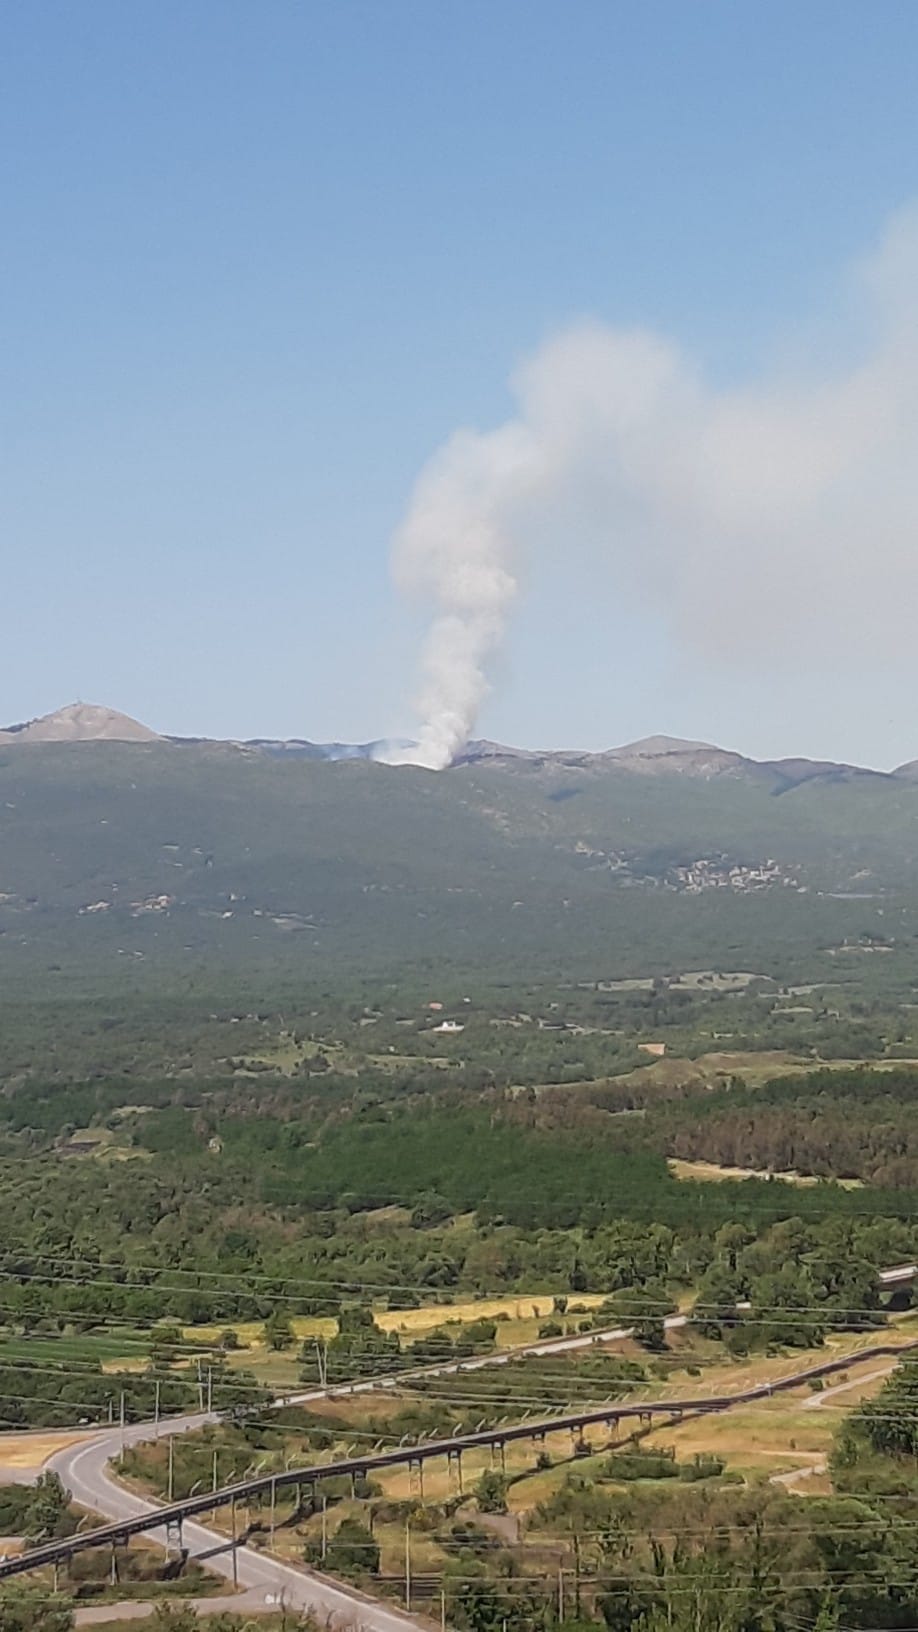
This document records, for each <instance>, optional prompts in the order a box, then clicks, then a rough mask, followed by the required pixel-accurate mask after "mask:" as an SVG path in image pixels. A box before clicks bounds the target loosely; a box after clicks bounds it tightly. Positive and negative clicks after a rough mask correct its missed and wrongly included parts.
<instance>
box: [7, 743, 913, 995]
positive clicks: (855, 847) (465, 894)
mask: <svg viewBox="0 0 918 1632" xmlns="http://www.w3.org/2000/svg"><path fill="white" fill-rule="evenodd" d="M776 792H780V793H781V796H780V797H775V794H776ZM916 833H918V786H916V785H915V784H910V783H907V782H901V781H896V780H895V779H892V778H888V777H885V778H884V777H872V776H863V777H860V776H858V777H854V778H852V779H845V778H841V779H834V780H833V779H826V778H824V777H817V778H811V779H809V780H807V781H804V782H801V783H799V784H798V785H796V786H787V785H784V791H781V788H779V787H778V786H777V784H776V783H775V780H774V778H773V777H765V776H761V775H757V776H754V777H747V776H745V775H744V776H733V775H729V774H728V775H716V776H692V775H688V776H678V777H664V776H649V775H644V774H635V773H634V772H633V771H632V770H630V769H628V768H624V767H623V766H622V765H621V764H619V763H617V762H616V761H615V759H614V757H611V758H610V757H602V756H594V757H592V758H591V760H590V761H589V762H588V763H578V764H572V763H570V762H567V761H566V760H561V761H558V760H555V759H551V760H548V759H544V760H539V759H538V758H537V757H536V759H535V760H531V759H528V758H523V759H518V760H511V761H503V760H501V759H493V760H486V761H482V762H479V763H467V764H466V765H464V766H463V767H462V768H461V769H458V770H456V771H455V772H453V773H449V774H445V775H444V774H439V775H438V774H433V773H430V772H425V771H421V770H415V769H411V768H405V767H401V768H392V767H388V766H384V765H376V764H371V763H368V762H367V761H365V760H355V761H344V762H328V761H310V760H308V759H305V760H304V759H299V758H285V757H277V756H271V755H268V754H265V753H264V752H262V751H260V750H257V749H253V748H245V747H235V746H231V745H220V744H207V743H204V744H197V745H192V744H174V743H169V742H162V741H152V742H138V743H123V742H117V741H105V742H95V743H93V742H82V741H81V742H71V743H57V742H45V743H42V742H33V743H32V745H31V746H30V748H29V750H28V752H23V751H22V749H21V748H20V747H19V746H18V745H16V744H15V743H10V742H9V741H6V742H0V975H3V976H7V977H8V976H9V975H10V973H11V972H15V971H16V970H22V969H25V968H32V969H34V968H36V967H37V968H39V969H47V968H48V966H49V965H55V966H59V967H60V968H61V969H62V970H66V969H69V968H71V967H87V966H88V965H89V963H95V962H100V963H101V964H102V965H103V966H104V967H105V968H107V969H109V970H110V969H113V968H116V967H118V966H119V965H120V966H122V967H123V966H124V964H125V963H126V962H127V961H130V960H140V961H139V962H138V963H137V969H138V970H139V969H140V967H141V964H142V963H144V962H146V963H148V964H151V965H152V964H155V965H156V966H157V967H160V968H162V967H165V966H168V967H169V968H171V969H174V970H176V971H179V972H180V971H181V969H182V968H183V967H185V966H187V965H188V963H189V960H193V959H195V958H198V957H204V958H206V959H207V960H208V962H209V963H210V964H212V965H213V967H214V968H217V967H224V966H226V965H227V964H228V963H230V964H232V965H233V966H234V967H236V968H237V969H238V968H247V967H255V966H258V967H260V968H265V967H269V966H270V967H275V966H277V967H279V966H280V965H283V966H284V967H286V968H287V969H290V970H295V971H298V972H299V975H300V978H302V979H304V980H314V979H327V978H329V974H330V971H331V970H332V969H334V970H337V971H338V975H339V976H340V973H341V971H343V970H347V971H350V972H351V973H352V974H355V975H357V974H360V975H366V974H367V972H369V971H371V970H378V971H384V970H387V969H389V970H391V969H393V968H395V967H405V966H407V965H410V966H412V967H416V968H417V969H418V970H425V971H428V976H427V977H426V978H429V971H431V970H437V969H440V970H442V969H444V968H447V967H455V968H465V969H469V970H471V969H474V970H483V969H484V968H490V969H493V970H498V969H499V970H502V971H503V973H504V975H505V976H507V977H508V978H512V977H513V975H514V974H515V973H516V972H518V971H521V970H527V971H529V972H530V973H533V974H539V973H542V972H545V971H549V970H551V971H552V972H553V973H554V974H555V975H561V976H567V977H568V978H576V977H579V976H581V975H582V976H584V977H586V976H593V977H595V976H596V974H597V973H601V974H603V975H607V974H610V973H614V972H617V973H620V974H627V973H633V972H634V971H635V970H640V971H646V970H647V969H651V970H652V969H654V968H672V967H684V968H698V967H727V968H759V969H761V968H764V967H768V968H772V969H775V970H780V971H782V972H786V971H787V969H788V967H789V966H790V965H792V964H794V962H795V960H797V961H798V962H799V960H800V959H802V958H804V957H809V956H810V954H815V953H819V954H820V955H822V953H823V952H825V951H826V950H827V949H830V948H832V947H833V946H836V945H838V944H841V943H842V942H844V941H845V940H850V939H852V938H853V939H854V940H855V941H857V942H858V943H859V944H860V943H861V942H862V941H863V938H864V937H865V936H866V937H867V941H868V944H872V943H873V942H874V941H878V942H879V941H883V942H886V941H890V942H894V943H895V944H896V945H902V946H905V945H909V946H910V945H911V944H912V929H911V925H912V922H913V921H915V920H914V919H913V913H914V912H915V904H916V900H918V839H916ZM136 978H140V977H139V974H138V976H137V977H136ZM336 978H337V977H336Z"/></svg>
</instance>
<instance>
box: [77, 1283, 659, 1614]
mask: <svg viewBox="0 0 918 1632" xmlns="http://www.w3.org/2000/svg"><path fill="white" fill-rule="evenodd" d="M665 1324H666V1326H667V1327H669V1328H673V1327H679V1326H684V1325H685V1324H686V1316H685V1315H671V1316H670V1317H669V1318H668V1319H667V1321H666V1322H665ZM630 1335H631V1328H630V1327H625V1326H619V1327H615V1328H613V1329H611V1330H609V1331H604V1332H590V1333H586V1334H580V1335H578V1336H577V1337H568V1338H552V1339H545V1340H543V1341H542V1342H540V1343H532V1344H526V1345H525V1346H523V1347H521V1348H518V1349H507V1350H504V1351H502V1352H499V1353H497V1354H489V1355H482V1356H479V1357H478V1358H477V1359H472V1360H451V1361H449V1362H447V1363H446V1364H444V1365H442V1366H425V1367H421V1368H418V1370H417V1371H416V1372H401V1373H399V1374H397V1375H396V1374H393V1375H392V1376H390V1377H373V1378H369V1379H366V1380H362V1381H360V1382H354V1383H345V1384H342V1385H340V1386H339V1387H337V1388H334V1387H333V1388H330V1389H323V1388H314V1389H310V1390H308V1391H305V1392H300V1393H296V1394H286V1395H283V1396H281V1397H280V1398H279V1399H277V1400H276V1401H275V1402H274V1404H275V1405H276V1406H281V1405H288V1404H289V1405H293V1404H296V1405H308V1404H309V1403H310V1402H313V1401H317V1400H321V1399H325V1398H327V1397H328V1396H332V1397H334V1396H335V1395H336V1394H337V1395H340V1394H358V1393H364V1392H369V1391H373V1390H378V1389H380V1388H396V1387H397V1386H398V1385H399V1384H400V1383H404V1382H406V1381H408V1380H410V1378H411V1377H412V1376H420V1375H423V1376H427V1377H430V1376H442V1375H449V1374H454V1373H456V1372H460V1371H478V1370H480V1369H481V1368H482V1367H485V1366H494V1365H506V1364H507V1363H508V1362H509V1361H511V1360H515V1359H518V1358H521V1357H522V1356H524V1355H546V1354H553V1353H557V1352H558V1351H559V1350H560V1351H564V1352H567V1351H569V1350H573V1349H586V1348H591V1347H593V1346H594V1345H596V1344H599V1343H612V1342H616V1341H621V1340H622V1339H624V1338H627V1337H629V1336H630ZM216 1420H217V1418H216V1416H215V1415H214V1414H210V1415H209V1414H208V1413H207V1412H193V1413H189V1414H188V1415H186V1416H182V1417H169V1418H168V1419H166V1420H165V1421H163V1422H161V1423H160V1424H159V1432H160V1433H161V1434H162V1435H170V1434H184V1433H189V1432H190V1431H191V1430H193V1429H195V1428H200V1427H202V1426H203V1425H204V1424H205V1423H207V1422H212V1421H216ZM155 1431H156V1429H155V1425H154V1424H152V1423H149V1422H144V1423H134V1424H132V1425H131V1426H129V1427H127V1428H125V1429H124V1431H123V1433H122V1430H121V1429H120V1428H114V1429H112V1428H105V1429H103V1430H102V1431H101V1432H98V1433H94V1434H92V1435H91V1437H88V1438H86V1439H84V1440H82V1441H81V1442H80V1443H78V1444H75V1445H70V1446H68V1447H67V1448H66V1449H65V1450H62V1451H58V1452H57V1454H56V1455H55V1456H53V1457H51V1458H50V1460H49V1461H48V1462H47V1463H46V1464H45V1465H46V1467H49V1468H53V1469H54V1471H55V1472H56V1473H58V1474H60V1477H61V1479H62V1480H63V1482H64V1485H65V1486H66V1488H67V1489H68V1490H70V1491H71V1492H72V1493H73V1499H74V1501H76V1502H78V1503H79V1504H80V1506H81V1507H87V1508H90V1509H91V1510H92V1511H93V1512H94V1513H98V1514H100V1515H101V1516H102V1517H103V1518H106V1519H113V1520H117V1519H124V1518H135V1517H138V1516H140V1515H141V1514H143V1513H147V1512H151V1511H155V1504H154V1503H152V1502H150V1501H149V1500H147V1499H144V1498H142V1497H140V1496H136V1495H135V1494H134V1493H133V1491H130V1490H127V1489H126V1488H125V1487H124V1486H123V1485H121V1484H119V1483H118V1482H117V1481H116V1480H115V1479H113V1478H112V1477H111V1475H110V1473H109V1471H108V1464H109V1462H111V1461H113V1460H114V1459H115V1458H116V1457H117V1456H118V1455H119V1454H120V1452H121V1450H122V1448H123V1446H126V1445H132V1444H135V1443H137V1442H138V1441H139V1440H144V1439H150V1438H151V1437H152V1435H153V1434H154V1432H155ZM149 1534H150V1535H151V1536H152V1537H154V1539H155V1540H157V1541H158V1542H159V1543H160V1544H161V1545H164V1544H165V1539H166V1538H165V1533H164V1531H163V1530H162V1528H161V1527H160V1528H157V1527H156V1526H155V1525H154V1526H152V1527H151V1529H150V1531H149ZM182 1539H183V1543H184V1545H185V1546H186V1547H187V1548H188V1549H189V1551H190V1552H191V1553H192V1554H194V1555H197V1554H200V1553H210V1552H213V1550H214V1549H217V1551H216V1552H214V1553H213V1556H212V1557H211V1558H209V1559H208V1566H209V1568H211V1569H213V1570H215V1571H216V1572H218V1573H219V1574H221V1575H224V1576H227V1577H228V1578H229V1579H232V1574H233V1562H232V1553H231V1551H230V1550H229V1549H228V1547H227V1541H226V1537H225V1536H221V1535H219V1534H218V1533H217V1532H216V1531H213V1530H208V1529H207V1528H205V1526H204V1525H201V1524H197V1523H192V1522H191V1521H189V1522H187V1523H186V1524H185V1525H184V1526H183V1534H182ZM236 1563H237V1573H238V1581H239V1584H240V1586H242V1587H245V1588H247V1589H251V1590H252V1591H254V1592H255V1593H256V1594H258V1595H260V1597H261V1599H262V1600H263V1601H267V1600H269V1599H271V1600H273V1601H275V1602H276V1601H277V1599H278V1595H279V1594H280V1593H283V1594H284V1601H285V1602H286V1603H287V1604H289V1605H290V1607H291V1608H295V1609H308V1610H311V1611H313V1613H315V1614H316V1615H318V1616H320V1617H322V1618H323V1619H330V1620H331V1621H334V1622H338V1623H342V1622H343V1623H347V1624H349V1625H353V1624H354V1623H355V1622H356V1623H357V1624H359V1625H361V1626H366V1627H368V1628H372V1629H373V1632H417V1627H418V1624H419V1623H418V1622H416V1621H414V1620H412V1619H411V1617H409V1616H407V1615H402V1614H400V1613H398V1612H397V1611H395V1610H391V1609H388V1608H386V1607H384V1606H383V1605H380V1604H376V1603H374V1602H373V1601H372V1600H369V1599H366V1598H364V1597H362V1596H361V1595H359V1594H356V1593H352V1592H350V1591H348V1590H346V1589H345V1588H343V1587H339V1586H337V1585H334V1584H333V1583H331V1582H329V1581H326V1580H323V1579H320V1578H319V1577H317V1576H315V1575H312V1574H308V1573H307V1572H306V1571H305V1570H297V1569H293V1568H291V1567H290V1566H288V1565H285V1564H281V1563H279V1562H278V1561H277V1560H275V1559H273V1558H269V1557H267V1556H265V1554H264V1553H256V1552H254V1551H253V1550H252V1549H251V1548H248V1547H240V1548H238V1549H237V1554H236Z"/></svg>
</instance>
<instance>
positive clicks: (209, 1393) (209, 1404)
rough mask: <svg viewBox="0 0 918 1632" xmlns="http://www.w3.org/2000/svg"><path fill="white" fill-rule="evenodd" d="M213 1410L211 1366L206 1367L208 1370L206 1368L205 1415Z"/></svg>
mask: <svg viewBox="0 0 918 1632" xmlns="http://www.w3.org/2000/svg"><path fill="white" fill-rule="evenodd" d="M213 1408H214V1368H213V1366H208V1368H207V1414H208V1416H209V1415H210V1413H211V1412H212V1411H213Z"/></svg>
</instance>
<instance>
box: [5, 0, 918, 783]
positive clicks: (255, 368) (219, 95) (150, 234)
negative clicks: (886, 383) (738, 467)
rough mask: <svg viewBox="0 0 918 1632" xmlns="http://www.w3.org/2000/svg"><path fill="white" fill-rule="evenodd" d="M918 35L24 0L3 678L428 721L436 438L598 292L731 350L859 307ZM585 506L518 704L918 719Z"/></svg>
mask: <svg viewBox="0 0 918 1632" xmlns="http://www.w3.org/2000/svg"><path fill="white" fill-rule="evenodd" d="M916 52H918V7H916V6H915V5H914V4H912V3H911V0H907V3H897V0H885V3H884V4H883V5H882V6H880V7H876V6H872V5H868V4H866V3H864V4H851V3H848V0H831V3H823V0H807V3H806V4H805V5H800V4H799V0H795V3H793V4H788V3H783V0H769V3H768V4H767V5H765V4H760V3H756V4H749V3H744V0H732V3H730V4H721V3H704V0H702V3H695V4H686V3H685V0H681V3H677V4H670V3H662V0H642V3H641V4H640V5H636V4H630V5H625V4H618V3H613V0H603V3H594V0H575V3H573V4H571V3H560V0H559V3H554V0H553V3H548V0H525V3H520V0H497V3H495V0H488V3H480V0H437V3H431V0H424V3H415V0H387V3H385V4H382V3H380V0H375V3H373V4H367V3H363V0H335V3H334V4H317V3H303V0H296V3H293V0H290V3H288V0H261V3H257V4H256V3H254V0H251V3H248V4H239V3H236V0H155V3H149V0H131V4H130V5H125V4H124V3H123V0H116V3H114V0H89V3H87V4H84V5H80V6H75V5H72V4H70V3H69V0H68V3H48V0H30V3H29V4H28V5H19V6H15V5H9V6H7V7H6V8H5V9H4V11H3V14H2V20H0V154H2V159H0V164H2V171H0V176H2V180H0V188H2V192H0V207H2V222H3V233H2V243H3V249H2V256H0V293H2V300H0V357H2V365H0V439H2V448H0V457H2V486H0V549H2V559H3V568H4V584H5V589H6V605H5V614H6V615H5V618H4V636H3V641H2V646H0V718H2V719H3V720H5V721H12V720H15V719H20V718H23V717H27V716H29V715H32V714H35V713H40V712H44V711H45V710H47V709H50V708H53V707H55V706H57V705H59V704H60V703H62V702H65V701H69V700H72V699H73V698H75V697H77V696H80V697H83V698H85V699H88V700H91V701H97V702H108V703H111V704H112V705H113V706H117V707H120V708H123V709H124V710H126V711H127V712H129V713H133V714H136V715H137V716H139V717H140V718H142V719H144V720H145V721H147V722H148V723H150V724H151V725H154V726H156V727H157V728H160V729H164V730H173V731H184V732H207V733H213V734H234V735H253V734H269V733H270V734H296V735H305V736H312V737H318V738H328V737H341V738H346V739H355V738H365V737H368V736H375V735H379V734H382V733H389V732H394V731H399V730H404V729H406V728H410V727H411V724H412V711H411V706H410V699H411V695H412V690H413V687H414V685H415V672H414V671H415V648H416V646H417V644H418V643H419V641H420V639H421V637H422V634H423V629H424V624H425V614H424V609H423V608H422V607H412V606H406V605H405V604H404V603H403V602H402V601H401V600H400V598H399V597H398V595H397V594H396V592H395V590H394V589H393V588H392V586H391V584H390V580H389V569H388V553H389V544H390V538H391V535H392V533H393V530H394V528H395V527H396V525H397V523H398V521H399V519H400V517H401V516H402V514H403V513H404V511H405V509H406V506H407V504H408V500H409V496H410V492H411V488H412V485H413V482H414V480H415V478H416V476H417V474H418V472H419V470H420V469H421V468H422V466H423V465H424V463H425V461H426V460H427V459H428V457H429V456H430V455H431V453H432V452H433V451H434V449H435V448H436V447H437V446H438V445H439V444H440V443H442V442H443V440H444V438H446V437H447V436H448V435H449V434H450V432H451V431H452V430H453V429H454V428H456V427H457V426H464V425H469V426H474V427H479V428H482V429H487V428H489V427H491V426H492V425H494V424H496V423H498V422H499V421H500V420H502V419H503V418H506V417H507V415H508V414H509V413H510V412H511V407H512V403H511V396H510V394H509V390H508V378H509V376H510V375H511V374H512V372H513V370H514V368H515V366H516V365H517V363H518V362H519V360H520V359H521V358H523V357H525V356H527V355H529V354H531V353H533V352H534V351H535V350H537V348H538V347H539V346H540V345H541V344H542V343H543V342H545V341H546V340H547V339H549V338H550V337H551V336H552V335H553V334H554V333H556V332H557V331H558V330H560V329H563V328H564V327H565V326H566V325H568V324H569V323H571V322H572V321H576V320H579V319H582V318H584V317H593V318H596V319H598V320H600V321H601V322H603V323H606V324H610V325H614V326H616V327H627V326H630V325H642V326H646V327H648V328H651V329H653V330H655V331H658V332H660V333H662V334H665V335H668V336H670V337H671V338H672V339H673V340H674V341H675V342H676V343H677V344H678V345H679V346H680V347H683V348H685V350H686V351H687V352H688V353H690V354H691V355H692V356H693V357H695V358H696V359H698V360H699V362H700V364H701V366H703V368H704V370H705V373H706V375H707V377H708V378H709V379H710V380H711V381H714V382H717V383H719V384H722V385H724V386H729V385H731V384H732V383H735V382H739V383H741V382H743V381H744V380H745V379H747V378H748V377H750V376H754V375H755V374H756V373H757V372H758V371H760V370H761V369H762V367H763V366H764V365H765V363H766V362H767V361H768V360H769V359H773V358H774V357H775V356H776V355H777V356H780V355H781V354H782V352H783V351H784V350H786V349H787V347H788V346H791V347H793V345H794V343H795V337H796V336H798V335H799V334H800V333H801V332H803V331H806V332H807V333H808V334H809V335H810V336H811V340H812V337H813V336H816V342H815V343H816V344H817V345H818V344H823V345H824V346H826V347H827V348H829V349H831V346H832V344H833V343H834V341H833V338H832V337H833V336H834V335H835V333H836V326H835V318H833V319H832V321H831V322H829V323H828V326H827V327H826V317H825V314H826V312H827V311H831V312H834V313H836V314H837V312H838V310H839V308H840V307H841V308H843V307H844V277H845V273H846V269H847V268H849V267H850V266H851V264H852V263H853V262H856V261H857V259H858V258H859V257H861V256H863V255H864V254H865V253H866V252H868V251H869V250H870V249H871V247H872V246H874V245H875V243H876V242H877V240H878V239H879V237H880V236H881V234H882V232H883V230H884V227H885V224H886V222H887V221H888V220H889V218H890V216H891V215H892V214H893V213H894V212H895V211H897V210H899V209H901V208H902V207H903V206H904V205H907V204H908V203H909V202H910V201H912V200H913V199H915V198H916V197H918V177H916V168H918V139H916V138H918V128H916V126H918V113H916V104H915V97H914V63H915V60H916ZM820 336H821V340H820ZM559 543H560V545H561V546H562V547H561V548H560V550H559V551H558V552H557V553H556V554H555V555H554V556H553V557H552V559H551V561H550V562H549V563H548V564H546V563H545V561H544V560H541V558H540V564H536V563H534V564H533V566H532V569H531V570H530V571H529V573H528V574H527V575H526V576H525V580H524V583H523V588H522V592H521V595H520V598H519V603H518V606H517V608H516V611H515V615H514V618H513V621H512V624H511V629H510V633H509V636H508V640H507V643H506V646H505V648H504V650H503V652H502V654H501V655H500V657H499V659H498V661H497V664H496V668H495V672H494V682H495V683H494V690H493V692H492V694H491V697H490V698H489V700H488V702H487V704H486V706H485V709H484V712H483V714H482V718H481V722H480V726H481V731H482V734H487V735H491V736H496V737H501V738H503V739H505V740H513V741H517V742H523V743H529V744H540V743H541V744H548V743H551V744H561V743H564V744H583V745H589V746H602V745H604V744H609V743H613V742H620V741H623V740H626V739H627V738H629V737H634V736H636V735H639V734H643V733H645V732H650V731H668V732H678V733H679V734H684V735H700V736H704V737H709V738H711V737H714V738H718V737H719V738H720V739H721V740H726V739H729V745H731V746H739V747H742V748H746V749H749V750H751V751H759V752H771V753H773V752H779V751H781V749H782V748H783V750H784V751H786V752H788V753H792V752H797V751H809V752H819V751H820V750H821V751H824V752H827V753H830V752H831V753H833V754H836V755H845V754H848V755H850V757H860V758H866V759H871V760H873V762H875V763H882V762H892V761H893V760H894V759H896V758H905V757H913V756H914V755H915V754H918V728H914V734H912V730H913V728H912V726H911V718H910V714H911V710H910V700H909V699H908V698H906V697H903V698H902V699H901V703H900V700H899V698H898V694H896V695H892V696H891V700H888V697H884V696H883V695H881V694H880V693H879V692H877V693H876V694H871V700H870V704H869V707H867V706H864V707H863V708H862V710H861V712H860V713H855V715H853V716H852V717H851V719H849V720H848V721H846V720H845V719H844V718H841V719H840V718H839V717H838V712H837V709H836V708H835V707H834V706H829V703H828V702H827V701H826V700H825V696H826V685H825V684H824V683H823V677H821V676H820V675H819V674H814V676H813V682H812V686H811V687H810V689H809V690H808V689H807V688H806V687H804V689H803V691H802V692H801V690H800V682H799V679H798V677H796V676H795V675H793V674H791V673H790V671H789V670H788V671H787V672H783V671H782V672H781V673H776V674H773V675H771V676H769V677H763V676H762V675H761V674H760V675H759V676H758V677H757V678H756V677H750V676H739V677H737V678H736V679H735V680H734V681H732V682H729V683H727V682H725V680H724V676H723V675H722V674H720V673H718V672H715V671H713V670H710V669H709V668H708V667H706V666H705V664H703V663H699V662H698V661H697V660H696V658H695V657H690V658H687V657H686V655H685V653H684V652H682V651H680V650H679V649H678V646H677V645H676V644H674V642H673V639H672V636H671V632H670V631H669V629H668V627H667V625H666V623H665V620H662V619H661V618H660V617H659V616H658V615H657V614H656V613H655V611H654V609H653V608H652V607H650V608H648V607H647V606H646V605H642V604H641V603H640V602H637V601H633V600H632V601H628V602H622V601H621V600H620V599H619V596H618V594H617V591H616V577H615V573H614V572H612V573H608V574H603V573H601V572H594V571H592V570H591V569H590V567H589V566H588V565H584V563H583V562H582V561H581V560H580V559H578V557H577V553H576V551H573V552H572V555H571V559H570V564H569V567H568V566H567V564H566V562H567V558H566V552H565V549H564V547H563V546H564V541H563V540H561V541H559ZM890 695H891V694H890ZM887 701H888V706H887Z"/></svg>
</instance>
